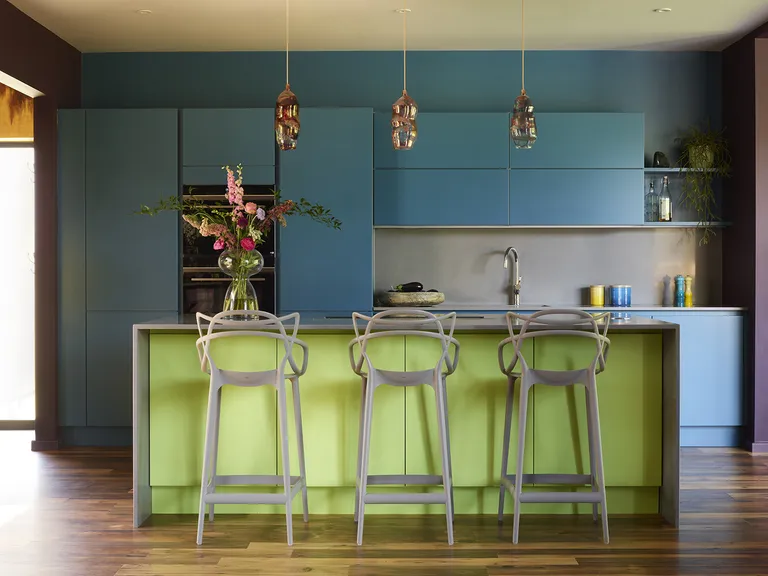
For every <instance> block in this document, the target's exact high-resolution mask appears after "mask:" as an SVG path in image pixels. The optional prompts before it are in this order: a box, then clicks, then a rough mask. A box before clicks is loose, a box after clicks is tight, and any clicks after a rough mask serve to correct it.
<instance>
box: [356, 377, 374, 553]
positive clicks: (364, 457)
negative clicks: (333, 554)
mask: <svg viewBox="0 0 768 576" xmlns="http://www.w3.org/2000/svg"><path fill="white" fill-rule="evenodd" d="M374 388H375V383H374V382H373V381H371V380H369V381H368V383H367V385H366V387H365V392H364V397H365V406H364V408H365V409H364V410H363V450H362V454H361V459H360V481H359V482H360V488H359V494H358V499H357V501H358V512H357V545H358V546H362V545H363V520H364V518H365V492H366V489H367V487H368V457H369V456H370V453H371V420H372V416H373V391H374Z"/></svg>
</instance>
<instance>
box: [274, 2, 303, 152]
mask: <svg viewBox="0 0 768 576" xmlns="http://www.w3.org/2000/svg"><path fill="white" fill-rule="evenodd" d="M289 17H290V6H289V0H285V90H283V91H282V92H280V95H279V96H278V97H277V102H276V103H275V139H276V140H277V145H278V146H279V147H280V150H295V149H296V141H297V140H298V139H299V129H300V128H301V123H300V122H299V99H298V98H296V94H294V93H293V92H291V85H290V83H289V82H288V39H289V24H290V20H289Z"/></svg>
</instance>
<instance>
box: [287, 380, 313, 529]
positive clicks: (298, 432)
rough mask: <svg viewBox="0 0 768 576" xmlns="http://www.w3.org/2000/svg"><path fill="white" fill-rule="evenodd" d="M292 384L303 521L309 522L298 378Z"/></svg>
mask: <svg viewBox="0 0 768 576" xmlns="http://www.w3.org/2000/svg"><path fill="white" fill-rule="evenodd" d="M291 384H292V385H293V418H294V420H295V421H296V422H295V424H296V445H297V447H298V451H299V475H300V477H301V479H302V480H303V481H304V485H303V486H302V488H301V503H302V506H303V507H304V522H309V505H308V504H307V470H306V466H305V464H304V431H303V428H302V425H301V400H300V399H299V379H298V378H293V379H291Z"/></svg>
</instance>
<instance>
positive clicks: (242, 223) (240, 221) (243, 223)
mask: <svg viewBox="0 0 768 576" xmlns="http://www.w3.org/2000/svg"><path fill="white" fill-rule="evenodd" d="M246 226H248V218H246V217H245V216H240V218H238V219H237V227H238V228H245V227H246Z"/></svg>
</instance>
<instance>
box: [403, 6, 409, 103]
mask: <svg viewBox="0 0 768 576" xmlns="http://www.w3.org/2000/svg"><path fill="white" fill-rule="evenodd" d="M407 39H408V8H407V7H406V0H403V92H405V79H406V62H405V52H406V49H407Z"/></svg>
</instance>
